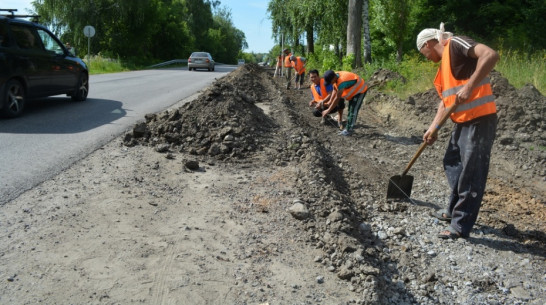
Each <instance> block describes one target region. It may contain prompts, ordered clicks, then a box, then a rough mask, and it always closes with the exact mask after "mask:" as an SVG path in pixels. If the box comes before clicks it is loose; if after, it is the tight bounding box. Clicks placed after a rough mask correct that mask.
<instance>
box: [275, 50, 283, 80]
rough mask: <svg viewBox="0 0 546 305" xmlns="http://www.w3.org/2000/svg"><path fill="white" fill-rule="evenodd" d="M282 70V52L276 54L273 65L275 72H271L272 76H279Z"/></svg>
mask: <svg viewBox="0 0 546 305" xmlns="http://www.w3.org/2000/svg"><path fill="white" fill-rule="evenodd" d="M281 72H282V53H281V54H279V56H277V66H276V67H275V74H273V77H281V76H282V75H281Z"/></svg>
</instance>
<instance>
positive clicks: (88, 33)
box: [83, 25, 95, 37]
mask: <svg viewBox="0 0 546 305" xmlns="http://www.w3.org/2000/svg"><path fill="white" fill-rule="evenodd" d="M83 34H84V35H85V37H93V36H95V28H94V27H92V26H90V25H86V26H85V27H84V28H83Z"/></svg>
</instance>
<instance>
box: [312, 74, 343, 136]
mask: <svg viewBox="0 0 546 305" xmlns="http://www.w3.org/2000/svg"><path fill="white" fill-rule="evenodd" d="M309 79H310V80H311V94H312V95H313V99H312V100H311V101H310V102H309V107H313V115H314V116H316V117H322V111H324V110H325V109H328V108H329V106H330V105H329V104H325V103H324V101H325V100H326V99H328V100H330V99H329V97H330V93H331V92H332V89H333V87H332V85H331V84H330V85H328V86H326V85H325V84H324V78H321V77H320V75H319V72H318V70H311V71H309ZM343 109H345V100H343V99H341V100H340V101H339V102H338V104H337V106H335V107H334V108H332V111H331V112H328V113H334V112H336V111H337V113H338V116H337V126H338V127H339V128H340V129H343V121H342V120H343ZM323 121H324V122H325V118H324V117H323Z"/></svg>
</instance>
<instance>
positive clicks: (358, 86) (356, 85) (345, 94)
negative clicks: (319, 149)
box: [322, 70, 368, 136]
mask: <svg viewBox="0 0 546 305" xmlns="http://www.w3.org/2000/svg"><path fill="white" fill-rule="evenodd" d="M324 81H325V82H324V84H325V85H329V84H332V85H333V90H332V93H331V94H330V98H329V100H328V101H327V102H328V103H329V105H330V106H329V107H328V109H326V110H324V111H323V112H322V116H326V115H327V114H328V113H330V112H331V110H332V109H333V108H334V107H336V106H337V104H338V103H339V100H340V99H342V98H343V99H345V100H346V101H348V104H349V107H348V108H349V109H348V110H347V124H346V125H345V129H344V130H342V131H341V132H340V133H339V134H340V135H342V136H350V135H351V134H352V133H353V130H354V127H355V124H356V119H357V117H358V111H359V110H360V107H361V106H362V101H363V100H364V97H365V96H366V92H367V90H368V85H367V84H366V82H365V81H364V79H363V78H361V77H360V76H358V75H356V74H355V73H352V72H347V71H338V72H334V71H332V70H328V71H326V72H324ZM325 103H326V101H325Z"/></svg>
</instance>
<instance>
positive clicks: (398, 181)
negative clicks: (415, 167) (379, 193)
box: [387, 175, 413, 199]
mask: <svg viewBox="0 0 546 305" xmlns="http://www.w3.org/2000/svg"><path fill="white" fill-rule="evenodd" d="M412 186H413V176H409V175H404V176H401V175H396V176H392V177H391V178H390V179H389V187H388V189H387V198H392V199H409V198H410V196H411V187H412Z"/></svg>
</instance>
